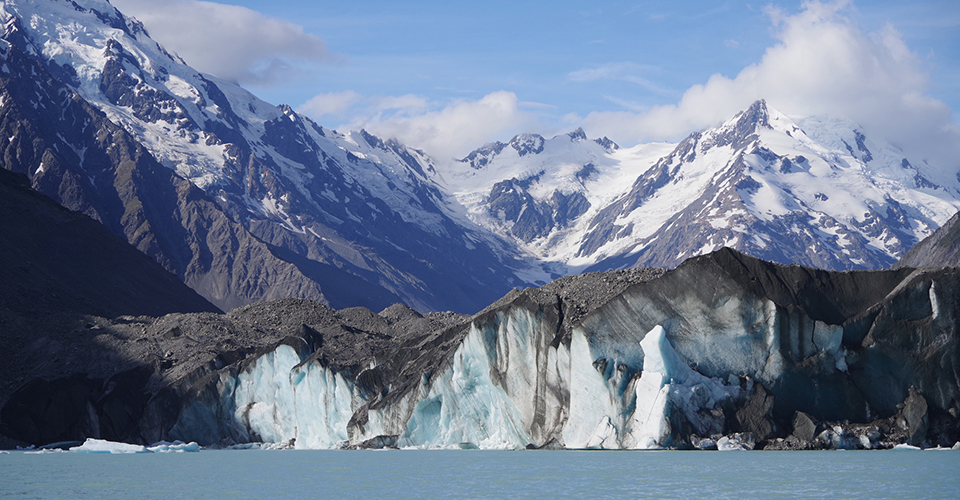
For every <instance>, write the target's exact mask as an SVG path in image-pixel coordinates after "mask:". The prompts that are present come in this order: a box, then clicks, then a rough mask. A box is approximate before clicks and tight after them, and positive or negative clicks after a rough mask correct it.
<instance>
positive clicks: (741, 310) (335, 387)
mask: <svg viewBox="0 0 960 500" xmlns="http://www.w3.org/2000/svg"><path fill="white" fill-rule="evenodd" d="M958 301H960V276H958V272H957V271H956V270H953V269H939V270H923V271H917V270H913V269H898V270H892V271H872V272H845V273H839V272H827V271H820V270H815V269H810V268H804V267H799V266H779V265H775V264H771V263H767V262H764V261H760V260H757V259H753V258H751V257H747V256H744V255H742V254H739V253H737V252H734V251H729V250H722V251H719V252H715V253H713V254H710V255H707V256H704V257H700V258H696V259H692V260H690V261H687V262H686V263H684V264H683V265H681V266H680V267H678V268H677V269H675V270H673V271H670V272H667V273H665V274H664V273H662V272H656V271H651V270H630V271H618V272H610V273H594V274H588V275H583V276H579V277H571V278H564V279H561V280H558V281H556V282H554V283H551V284H550V285H546V286H544V287H540V288H537V289H527V290H523V291H517V290H515V291H513V292H511V293H510V294H508V295H507V296H505V297H504V298H503V299H501V300H500V301H498V302H497V303H495V304H493V305H491V306H490V307H488V308H487V309H486V310H484V311H482V312H481V313H479V314H477V315H475V316H473V317H472V318H469V319H465V320H464V319H457V320H456V321H445V322H434V323H432V324H431V325H430V326H425V324H424V323H423V322H422V321H425V320H422V321H421V322H420V323H417V324H419V325H420V326H419V327H418V328H416V329H412V330H410V331H406V330H404V328H406V326H405V325H412V324H414V323H410V321H412V320H404V321H406V322H404V321H400V320H397V319H393V320H389V321H388V320H387V319H386V316H384V315H385V314H386V315H387V316H389V314H390V313H389V309H388V310H385V311H384V312H382V313H380V315H375V314H374V313H370V312H369V311H367V312H366V313H363V314H367V313H368V314H369V315H370V316H371V317H376V318H379V319H378V320H377V321H373V320H370V321H367V320H364V321H366V322H361V323H362V324H361V323H357V321H359V320H358V319H356V318H361V317H366V316H363V314H361V313H360V312H359V311H362V310H360V309H355V310H351V311H354V312H352V313H350V314H351V315H352V316H350V315H347V316H343V314H342V313H343V312H342V311H341V312H340V313H338V314H341V316H343V318H346V319H342V321H343V322H344V323H343V326H337V325H336V324H335V322H334V320H338V321H340V320H341V319H337V317H334V316H333V315H330V314H327V316H325V317H327V318H328V319H329V320H330V322H329V324H327V326H323V327H321V326H316V327H313V326H310V325H311V323H310V322H309V321H301V323H303V325H304V327H303V328H301V329H299V330H294V331H291V332H289V335H287V337H286V339H285V340H282V341H280V342H275V343H274V344H272V345H268V346H263V347H262V348H260V349H259V350H257V351H252V350H251V351H247V352H246V353H245V354H244V355H243V356H241V357H242V359H238V360H237V361H236V362H232V363H231V362H225V363H222V364H219V365H218V364H214V363H208V364H206V365H204V366H203V367H201V368H199V369H196V370H194V371H192V372H191V373H190V374H189V375H183V376H179V377H173V378H172V380H171V382H170V383H169V384H168V385H166V386H164V387H163V389H162V390H158V391H155V392H154V393H152V396H151V398H150V399H149V402H147V403H146V405H145V408H144V410H143V417H141V418H140V420H139V425H140V428H141V429H151V431H150V432H152V433H153V434H152V436H156V437H163V438H167V439H183V440H195V441H198V442H201V443H203V444H230V443H237V442H244V441H268V442H277V443H287V444H292V445H293V446H296V447H304V448H330V447H385V446H399V447H410V446H412V447H480V448H508V449H517V448H543V447H547V448H561V447H562V448H600V449H622V448H701V449H718V448H719V449H755V448H757V449H759V448H764V447H766V448H778V449H819V448H883V447H890V446H892V445H894V444H898V443H909V444H915V445H924V446H935V445H952V444H953V443H954V442H956V441H957V440H958V439H960V426H958V421H960V419H958V416H960V362H958V361H960V356H958V354H960V348H958V341H957V317H956V314H957V311H958V305H960V304H958ZM396 307H399V306H396ZM398 311H399V310H395V311H394V313H396V312H398ZM406 314H407V315H415V314H416V313H413V312H412V311H409V312H408V313H406ZM231 315H234V320H233V321H234V322H236V321H237V319H235V318H236V315H237V313H236V312H234V313H231ZM348 316H349V317H348ZM400 316H402V315H400ZM412 317H413V316H411V318H412ZM351 318H352V319H351ZM347 320H349V321H353V323H350V324H349V325H348V324H347V323H349V321H347ZM298 321H299V320H298ZM350 325H353V326H350ZM378 325H379V326H378ZM324 328H326V330H324ZM332 329H333V330H332ZM414 330H415V331H414ZM333 331H337V332H340V333H339V334H338V335H340V337H338V338H339V339H340V342H341V347H337V348H334V347H332V346H330V345H329V343H328V342H329V341H328V340H327V339H328V338H333V337H331V335H332V332H333ZM378 335H382V336H383V337H382V338H380V337H378ZM371 342H375V343H371ZM349 345H357V346H361V347H362V346H368V348H367V350H366V351H364V352H365V353H366V354H363V353H361V354H357V355H353V356H344V355H342V354H340V355H338V353H341V352H342V351H341V349H344V348H346V347H344V346H349ZM338 356H339V357H338ZM224 361H229V360H224ZM5 411H6V409H5ZM4 421H5V423H6V422H8V421H7V416H6V415H5V416H4Z"/></svg>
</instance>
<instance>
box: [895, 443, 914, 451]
mask: <svg viewBox="0 0 960 500" xmlns="http://www.w3.org/2000/svg"><path fill="white" fill-rule="evenodd" d="M893 449H894V450H919V449H921V448H920V447H919V446H913V445H912V444H907V443H900V444H898V445H896V446H894V447H893Z"/></svg>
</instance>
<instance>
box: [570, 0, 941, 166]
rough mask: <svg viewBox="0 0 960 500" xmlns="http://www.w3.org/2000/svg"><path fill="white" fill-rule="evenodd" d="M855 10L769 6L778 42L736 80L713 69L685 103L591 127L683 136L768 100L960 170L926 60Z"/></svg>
mask: <svg viewBox="0 0 960 500" xmlns="http://www.w3.org/2000/svg"><path fill="white" fill-rule="evenodd" d="M850 9H851V7H850V5H849V2H844V1H840V2H836V3H821V2H819V1H807V2H804V3H803V6H802V10H801V11H800V12H799V13H797V14H794V15H785V14H784V13H782V12H780V11H777V10H772V9H770V10H768V14H769V15H770V18H771V20H772V22H773V25H774V27H775V29H776V33H775V36H776V38H777V43H776V44H775V45H774V46H772V47H770V48H768V49H767V50H766V52H765V53H764V55H763V57H762V59H761V60H760V62H758V63H756V64H753V65H750V66H748V67H746V68H744V69H743V70H742V71H741V72H740V73H739V74H738V75H737V76H736V77H735V78H727V77H725V76H722V75H719V74H717V75H713V76H712V77H711V78H709V79H708V81H707V82H706V83H704V84H701V85H694V86H693V87H691V88H689V89H688V90H687V91H686V92H685V93H684V94H683V97H682V98H681V99H680V101H679V102H678V103H677V104H676V105H669V106H659V107H655V108H652V109H650V110H647V111H644V112H641V113H631V112H597V113H591V114H590V115H588V116H587V117H586V118H585V119H584V124H585V127H586V128H587V130H589V131H590V132H591V133H593V134H599V135H609V136H610V137H611V138H614V139H615V140H620V141H623V142H641V141H649V140H677V139H679V138H681V137H682V136H683V135H686V134H687V133H689V132H691V131H693V130H698V129H703V128H706V127H709V126H713V125H715V124H717V123H719V122H721V121H722V120H724V119H725V118H727V117H729V116H731V115H733V114H735V113H736V112H737V111H739V110H741V109H744V108H745V107H747V106H749V105H750V103H752V102H753V101H755V100H757V99H761V98H763V99H766V100H767V102H768V103H769V104H770V105H771V106H773V107H774V108H776V109H779V110H780V111H782V112H784V113H787V114H799V115H815V114H830V115H833V116H839V117H842V118H847V119H850V120H853V121H855V122H857V123H859V124H860V125H861V126H863V127H864V128H865V129H867V130H869V131H872V132H873V133H876V134H879V135H881V136H882V137H884V138H886V139H887V140H890V141H891V142H893V143H894V144H896V145H898V146H900V147H901V148H903V149H905V150H906V151H907V152H908V153H910V154H913V155H916V156H914V157H915V158H923V159H927V160H929V161H931V162H932V163H934V164H939V165H942V166H944V167H947V168H957V167H960V162H958V158H960V129H958V127H956V126H955V125H953V124H952V123H951V121H950V120H951V110H950V108H949V106H947V105H946V104H945V103H943V102H942V101H939V100H937V99H934V98H932V97H930V96H928V95H926V94H925V93H924V92H925V89H926V85H927V77H926V73H925V71H924V69H923V65H922V62H921V59H920V58H919V57H918V56H917V55H916V54H914V53H912V52H911V51H910V50H909V49H908V48H907V46H906V45H905V44H904V42H903V39H902V37H901V36H900V34H899V33H898V32H897V31H896V30H895V29H894V28H893V27H892V26H889V25H888V26H886V27H884V28H883V29H881V30H880V31H878V32H875V33H866V32H864V31H863V30H861V29H860V28H859V27H858V26H857V25H856V24H855V23H854V22H852V21H851V20H850V18H849V12H850Z"/></svg>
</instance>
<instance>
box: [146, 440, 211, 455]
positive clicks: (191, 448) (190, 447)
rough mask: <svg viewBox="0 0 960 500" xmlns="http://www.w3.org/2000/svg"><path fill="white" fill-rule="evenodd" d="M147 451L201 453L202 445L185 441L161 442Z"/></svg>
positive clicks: (149, 447) (154, 444)
mask: <svg viewBox="0 0 960 500" xmlns="http://www.w3.org/2000/svg"><path fill="white" fill-rule="evenodd" d="M147 450H149V451H152V452H153V453H185V452H197V451H200V445H199V444H197V443H196V442H190V443H184V442H183V441H174V442H172V443H169V442H167V441H159V442H156V443H153V444H151V445H150V446H148V447H147Z"/></svg>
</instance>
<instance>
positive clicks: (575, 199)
mask: <svg viewBox="0 0 960 500" xmlns="http://www.w3.org/2000/svg"><path fill="white" fill-rule="evenodd" d="M533 182H536V178H531V179H524V180H517V179H509V180H505V181H500V182H498V183H496V184H494V185H493V189H491V190H490V196H489V197H488V201H487V206H488V207H489V208H488V209H489V211H490V212H491V214H493V215H494V216H495V217H496V218H498V219H500V220H501V221H502V222H505V223H509V224H510V233H511V234H512V235H514V236H516V237H517V238H519V239H520V240H521V241H524V242H526V243H530V242H531V241H533V240H535V239H538V238H543V237H544V236H547V235H549V234H550V233H551V232H552V231H554V230H555V229H561V228H564V227H566V226H567V225H568V224H570V223H571V222H572V221H574V220H576V218H577V217H579V216H581V215H583V213H584V212H586V211H587V210H588V209H589V208H590V202H589V201H587V198H586V197H585V196H584V195H583V193H581V192H579V191H574V192H572V193H562V192H560V191H559V190H558V191H554V192H553V196H551V197H550V198H549V200H547V201H546V202H542V201H538V200H536V199H534V197H533V196H532V195H531V194H530V193H529V191H528V189H529V187H530V184H531V183H533Z"/></svg>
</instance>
